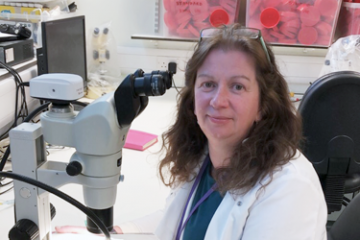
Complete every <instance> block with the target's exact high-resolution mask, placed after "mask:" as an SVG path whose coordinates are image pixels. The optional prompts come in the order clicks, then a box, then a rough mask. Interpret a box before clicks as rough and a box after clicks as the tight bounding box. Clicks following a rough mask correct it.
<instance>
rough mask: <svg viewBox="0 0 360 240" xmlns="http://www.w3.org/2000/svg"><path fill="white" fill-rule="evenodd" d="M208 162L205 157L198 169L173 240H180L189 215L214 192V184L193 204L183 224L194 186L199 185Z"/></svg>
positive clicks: (208, 158) (208, 159)
mask: <svg viewBox="0 0 360 240" xmlns="http://www.w3.org/2000/svg"><path fill="white" fill-rule="evenodd" d="M209 162H210V157H209V156H207V157H206V159H205V161H204V163H203V165H202V166H201V168H200V171H199V174H198V175H197V177H196V179H195V182H194V184H193V186H192V188H191V191H190V193H189V197H188V199H187V202H186V205H185V208H184V211H183V214H182V217H181V220H180V223H179V227H178V230H177V233H176V238H175V240H180V236H181V232H182V231H183V230H184V228H185V225H186V223H187V222H188V221H189V219H190V217H191V215H192V214H193V213H194V212H195V210H196V209H197V208H198V207H199V206H200V204H201V203H203V202H204V201H205V200H206V199H207V198H208V197H209V196H210V194H211V193H213V192H214V189H215V188H216V183H214V185H212V187H211V188H210V189H209V190H208V191H207V192H206V193H205V195H204V196H202V197H201V199H200V200H199V201H198V202H197V203H196V204H195V206H194V207H193V208H192V209H191V211H190V213H189V215H188V216H187V218H186V219H185V221H184V222H183V220H184V217H185V213H186V209H187V207H188V205H189V202H190V199H191V196H192V195H193V194H194V191H195V188H196V186H197V185H198V184H199V182H200V179H201V177H202V175H203V174H204V171H205V169H206V167H207V165H208V164H209Z"/></svg>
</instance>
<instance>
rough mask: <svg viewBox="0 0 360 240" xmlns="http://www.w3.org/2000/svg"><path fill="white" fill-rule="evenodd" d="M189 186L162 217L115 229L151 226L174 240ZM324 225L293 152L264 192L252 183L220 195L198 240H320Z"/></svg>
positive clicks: (309, 173) (163, 239) (304, 167)
mask: <svg viewBox="0 0 360 240" xmlns="http://www.w3.org/2000/svg"><path fill="white" fill-rule="evenodd" d="M269 179H270V177H266V178H265V179H264V180H263V181H262V182H263V183H266V182H267V181H269ZM192 185H193V182H188V183H184V184H183V185H181V186H179V187H177V188H175V189H174V190H173V191H172V192H171V194H170V196H169V197H168V199H167V202H166V207H165V209H164V211H163V212H158V213H157V214H155V215H154V216H152V217H147V218H146V220H144V219H143V220H140V221H134V222H132V223H128V224H127V225H123V226H122V225H121V226H120V227H121V228H122V229H123V231H124V232H139V231H140V232H142V231H143V230H145V229H146V230H147V231H151V232H152V230H151V228H152V227H151V226H157V228H156V230H155V234H156V235H157V236H158V238H159V239H160V240H173V239H175V235H176V231H177V227H178V224H179V221H180V218H181V215H182V211H183V208H184V207H185V204H186V200H187V197H188V195H189V193H190V190H191V187H192ZM194 195H195V194H194ZM189 206H191V203H190V204H189ZM187 211H189V210H187ZM326 221H327V208H326V203H325V199H324V195H323V191H322V189H321V185H320V182H319V180H318V176H317V174H316V172H315V170H314V168H313V166H312V164H311V163H310V162H309V161H308V160H307V159H306V158H305V157H304V156H303V155H302V154H300V153H299V155H298V157H297V158H296V159H294V160H291V161H290V162H289V163H288V164H286V165H284V166H283V167H282V168H281V169H280V170H278V171H277V172H276V173H275V174H274V175H273V179H272V181H271V183H270V184H269V185H267V186H266V187H265V189H264V188H261V184H260V183H258V184H256V186H254V187H253V188H252V189H251V190H250V191H249V192H248V193H246V194H245V195H243V196H234V195H232V194H230V193H226V195H225V196H224V199H223V200H222V202H221V203H220V205H219V207H218V209H217V210H216V212H215V214H214V216H213V218H212V219H211V221H210V224H209V226H208V229H207V232H206V235H205V239H204V240H289V239H291V240H326V239H327V237H326Z"/></svg>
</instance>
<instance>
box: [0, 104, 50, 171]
mask: <svg viewBox="0 0 360 240" xmlns="http://www.w3.org/2000/svg"><path fill="white" fill-rule="evenodd" d="M49 104H50V102H47V103H44V104H43V105H41V106H39V107H37V108H36V109H35V110H34V111H32V112H31V113H30V114H29V115H28V116H27V117H26V118H25V119H24V121H23V122H30V120H31V119H33V118H34V117H35V116H36V115H37V114H38V113H39V112H40V111H42V110H44V109H46V108H47V107H48V106H49ZM9 155H10V147H8V148H7V149H6V151H5V153H4V155H3V157H2V159H1V162H0V171H2V170H3V169H4V166H5V164H6V161H7V159H8V157H9Z"/></svg>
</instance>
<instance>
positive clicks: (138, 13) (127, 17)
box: [69, 0, 327, 92]
mask: <svg viewBox="0 0 360 240" xmlns="http://www.w3.org/2000/svg"><path fill="white" fill-rule="evenodd" d="M69 1H70V0H69ZM157 1H160V0H116V1H115V0H101V1H100V0H77V1H76V4H77V6H78V13H79V14H83V15H85V19H86V28H87V31H88V32H91V31H92V30H93V29H94V27H96V26H99V25H101V24H104V23H107V22H111V31H112V33H113V36H114V38H115V41H116V44H117V46H118V48H117V50H118V54H119V55H118V60H117V61H118V66H119V68H120V70H121V73H122V74H123V75H127V74H129V73H132V72H133V71H134V70H136V69H137V68H142V69H143V70H145V71H150V70H155V69H159V67H160V65H159V64H160V63H161V62H162V61H163V60H171V59H172V60H176V61H177V62H178V64H179V65H180V67H179V69H178V74H177V75H176V76H175V80H176V84H177V85H178V86H182V85H183V74H182V73H181V70H183V66H184V62H186V59H187V58H188V56H190V54H191V52H192V49H193V45H194V43H186V42H169V41H159V40H156V41H154V40H137V39H131V36H132V35H133V34H143V35H144V34H145V35H153V34H154V30H155V3H156V2H157ZM160 2H161V1H160ZM160 30H161V28H160ZM87 36H89V33H88V34H87ZM273 49H274V52H275V54H276V55H277V60H278V63H279V66H280V69H281V72H282V73H283V74H284V75H285V78H286V79H287V81H288V82H289V87H290V90H291V91H294V92H304V91H305V90H306V89H307V87H308V86H309V82H313V81H315V80H316V79H317V78H318V77H319V74H320V70H321V67H322V64H323V61H324V56H325V54H326V52H327V50H326V49H312V48H301V47H300V48H299V47H296V48H295V47H274V48H273ZM88 58H89V56H88Z"/></svg>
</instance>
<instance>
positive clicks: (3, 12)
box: [0, 5, 49, 22]
mask: <svg viewBox="0 0 360 240" xmlns="http://www.w3.org/2000/svg"><path fill="white" fill-rule="evenodd" d="M48 10H49V9H48V8H35V7H20V6H7V5H0V19H6V20H22V21H30V22H39V21H41V19H42V16H41V15H42V12H44V11H48Z"/></svg>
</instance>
